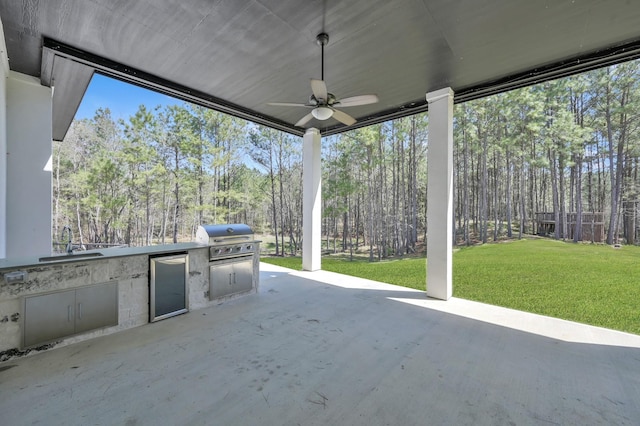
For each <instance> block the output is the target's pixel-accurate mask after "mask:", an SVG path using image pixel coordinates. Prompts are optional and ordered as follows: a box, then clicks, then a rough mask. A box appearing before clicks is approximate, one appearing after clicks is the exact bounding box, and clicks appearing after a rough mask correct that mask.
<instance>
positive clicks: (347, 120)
mask: <svg viewBox="0 0 640 426" xmlns="http://www.w3.org/2000/svg"><path fill="white" fill-rule="evenodd" d="M316 41H317V43H318V44H319V45H320V47H321V48H322V76H321V79H320V80H317V79H313V78H312V79H311V92H312V94H311V96H309V101H308V102H307V103H306V104H300V103H292V102H269V104H268V105H277V106H292V107H305V108H313V109H312V110H311V112H310V113H309V114H307V115H305V116H304V117H302V118H301V119H300V120H298V122H297V123H296V124H295V125H296V126H297V127H302V126H304V125H305V124H307V123H308V122H309V120H311V119H312V118H316V119H317V120H328V119H329V118H331V117H333V118H335V119H336V120H338V121H339V122H341V123H343V124H346V125H347V126H350V125H352V124H354V123H355V122H356V119H355V118H353V117H352V116H350V115H349V114H347V113H345V112H342V111H340V110H339V109H336V108H345V107H352V106H359V105H368V104H374V103H376V102H378V97H377V96H376V95H359V96H352V97H349V98H344V99H339V98H337V97H336V96H335V95H334V94H333V93H329V92H328V91H327V85H326V84H325V82H324V46H325V45H326V44H327V43H329V35H328V34H326V33H320V34H318V35H317V36H316Z"/></svg>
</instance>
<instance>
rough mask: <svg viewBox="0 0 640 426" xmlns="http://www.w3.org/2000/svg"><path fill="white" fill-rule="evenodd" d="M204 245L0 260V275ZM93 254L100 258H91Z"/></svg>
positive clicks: (180, 244)
mask: <svg viewBox="0 0 640 426" xmlns="http://www.w3.org/2000/svg"><path fill="white" fill-rule="evenodd" d="M206 247H207V245H206V244H201V243H178V244H162V245H156V246H145V247H117V248H106V249H97V250H87V251H76V252H74V254H73V255H65V254H60V255H56V256H49V255H42V256H30V257H23V258H16V259H0V273H1V272H5V271H6V270H7V269H11V270H15V269H20V268H27V267H33V266H46V265H51V264H60V263H71V262H87V261H95V260H104V259H109V258H114V257H125V256H139V255H156V254H162V253H173V252H179V251H189V250H192V249H197V248H206ZM94 253H96V254H97V253H99V254H101V255H100V256H91V255H92V254H94ZM43 257H49V258H51V260H44V261H41V260H39V259H40V258H43Z"/></svg>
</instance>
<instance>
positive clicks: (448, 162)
mask: <svg viewBox="0 0 640 426" xmlns="http://www.w3.org/2000/svg"><path fill="white" fill-rule="evenodd" d="M427 102H429V139H428V149H429V150H428V155H427V179H428V182H427V262H428V264H427V296H429V297H433V298H436V299H442V300H448V299H449V298H450V297H451V295H452V294H453V285H452V279H451V275H452V255H453V246H452V237H453V236H452V226H453V90H451V89H450V88H445V89H440V90H437V91H435V92H429V93H427Z"/></svg>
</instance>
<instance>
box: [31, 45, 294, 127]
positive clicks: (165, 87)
mask: <svg viewBox="0 0 640 426" xmlns="http://www.w3.org/2000/svg"><path fill="white" fill-rule="evenodd" d="M45 52H46V53H45ZM50 56H53V57H55V56H60V57H63V58H65V59H68V60H71V61H75V62H78V63H81V64H83V65H87V66H90V67H92V68H94V69H95V70H96V72H98V73H100V74H103V75H106V76H108V77H112V78H115V79H117V80H120V81H123V82H126V83H130V84H134V85H136V86H139V87H143V88H145V89H149V90H153V91H156V92H159V93H162V94H165V95H168V96H173V97H175V98H177V99H180V100H183V101H187V102H191V103H194V104H196V105H200V106H203V107H207V108H211V109H214V110H216V111H219V112H222V113H225V114H229V115H232V116H234V117H238V118H242V119H245V120H249V121H252V122H254V123H256V124H261V125H264V126H267V127H271V128H273V129H277V130H282V131H284V132H286V133H290V134H293V135H296V136H303V134H304V129H298V128H295V127H294V126H291V125H289V124H288V123H286V122H284V121H281V120H278V119H276V118H273V117H269V116H265V115H262V114H258V113H256V112H255V111H252V110H249V109H246V108H244V107H241V106H240V105H236V104H234V103H231V102H227V101H225V100H223V99H220V98H217V97H215V96H211V95H209V94H207V93H204V92H200V91H198V90H194V89H191V88H189V87H186V86H183V85H181V84H178V83H174V82H172V81H169V80H165V79H163V78H161V77H158V76H155V75H153V74H149V73H147V72H144V71H141V70H138V69H136V68H133V67H129V66H126V65H123V64H121V63H119V62H116V61H113V60H110V59H107V58H104V57H102V56H99V55H95V54H93V53H89V52H86V51H84V50H82V49H78V48H75V47H72V46H69V45H67V44H65V43H61V42H58V41H55V40H53V39H50V38H48V37H45V38H44V40H43V64H42V69H43V70H44V71H48V74H46V75H43V82H44V81H48V82H49V83H50V82H51V73H52V71H53V65H52V63H53V60H52V59H49V57H50ZM45 62H47V63H45ZM49 63H50V64H51V65H48V64H49Z"/></svg>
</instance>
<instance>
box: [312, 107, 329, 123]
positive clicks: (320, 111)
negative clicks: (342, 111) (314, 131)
mask: <svg viewBox="0 0 640 426" xmlns="http://www.w3.org/2000/svg"><path fill="white" fill-rule="evenodd" d="M311 114H313V116H314V117H315V118H316V119H318V120H328V119H329V118H331V116H332V115H333V110H332V109H331V108H327V107H324V106H320V107H317V108H314V109H313V111H311Z"/></svg>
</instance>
